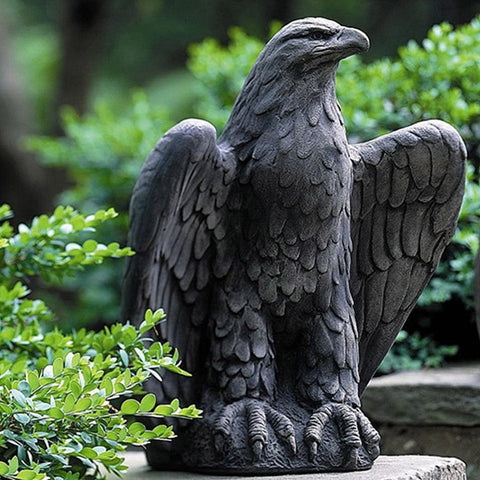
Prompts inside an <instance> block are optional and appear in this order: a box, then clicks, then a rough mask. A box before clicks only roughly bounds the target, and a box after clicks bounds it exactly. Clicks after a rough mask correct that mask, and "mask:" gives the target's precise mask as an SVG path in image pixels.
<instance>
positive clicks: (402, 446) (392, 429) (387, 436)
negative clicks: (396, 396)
mask: <svg viewBox="0 0 480 480" xmlns="http://www.w3.org/2000/svg"><path fill="white" fill-rule="evenodd" d="M377 428H378V431H379V432H380V435H381V436H382V453H384V454H386V455H439V456H448V457H456V458H459V459H461V460H462V461H464V462H465V463H466V465H467V476H468V480H480V427H471V428H465V427H452V426H418V427H415V426H405V425H377Z"/></svg>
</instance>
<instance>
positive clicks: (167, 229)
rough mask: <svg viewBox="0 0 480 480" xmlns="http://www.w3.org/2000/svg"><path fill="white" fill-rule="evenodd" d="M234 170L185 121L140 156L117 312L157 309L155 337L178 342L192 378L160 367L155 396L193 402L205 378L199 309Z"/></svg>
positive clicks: (212, 136)
mask: <svg viewBox="0 0 480 480" xmlns="http://www.w3.org/2000/svg"><path fill="white" fill-rule="evenodd" d="M233 173H234V168H233V161H232V158H231V156H229V155H228V154H227V153H226V152H223V151H221V150H220V149H219V148H218V146H217V144H216V133H215V129H214V127H213V126H212V125H210V124H209V123H207V122H204V121H200V120H185V121H183V122H181V123H179V124H178V125H176V126H175V127H174V128H172V129H171V130H169V131H168V132H167V133H166V134H165V135H164V137H163V138H162V139H161V140H160V141H159V142H158V144H157V146H156V147H155V149H154V150H153V151H152V153H151V154H150V156H149V157H148V158H147V160H146V162H145V164H144V166H143V169H142V171H141V173H140V176H139V179H138V181H137V184H136V186H135V189H134V192H133V196H132V200H131V204H130V232H129V245H130V246H131V247H132V248H133V249H134V250H135V252H136V255H135V256H133V257H131V258H130V259H129V263H128V265H127V271H126V274H125V279H124V293H123V304H122V319H123V320H124V321H126V320H130V321H131V322H132V323H135V324H138V323H140V322H141V321H142V320H143V315H144V312H145V310H146V309H147V308H152V309H158V308H163V310H164V311H165V313H166V314H167V321H166V322H164V323H162V324H161V325H160V331H161V336H162V340H164V341H165V340H168V341H169V342H170V343H171V345H172V346H174V347H176V348H178V350H179V352H180V357H181V358H182V368H184V369H186V370H187V371H189V372H190V373H193V374H194V375H193V378H188V379H187V378H185V377H181V376H179V375H171V374H169V372H165V373H164V375H163V376H164V381H163V382H162V383H158V386H157V387H155V391H156V393H157V399H158V400H159V401H169V400H170V399H172V398H177V397H178V398H180V399H181V400H182V402H183V403H185V404H188V403H193V402H198V400H199V399H198V398H197V396H196V395H197V391H198V386H199V384H201V382H202V381H203V380H204V379H203V378H202V367H203V364H204V353H205V347H206V343H205V333H206V327H205V323H206V312H207V305H208V302H209V297H210V292H209V279H210V275H211V270H210V269H211V267H210V264H211V258H212V254H213V251H214V248H215V247H214V241H215V237H216V236H220V234H219V233H218V232H219V231H220V230H221V229H222V228H223V226H222V212H223V207H224V204H225V202H226V198H227V193H228V188H229V185H230V182H231V180H232V176H233Z"/></svg>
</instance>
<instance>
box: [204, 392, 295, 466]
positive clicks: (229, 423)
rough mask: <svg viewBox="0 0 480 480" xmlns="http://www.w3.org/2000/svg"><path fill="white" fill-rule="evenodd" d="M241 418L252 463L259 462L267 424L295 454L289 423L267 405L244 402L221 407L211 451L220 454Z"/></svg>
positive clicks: (264, 445) (255, 401)
mask: <svg viewBox="0 0 480 480" xmlns="http://www.w3.org/2000/svg"><path fill="white" fill-rule="evenodd" d="M239 416H244V417H245V419H246V425H247V435H248V440H249V445H250V447H251V449H252V452H253V456H254V457H255V459H256V460H258V459H260V458H261V456H262V454H263V452H264V450H265V447H266V446H267V442H268V428H267V425H270V427H271V428H272V429H273V431H274V432H275V434H276V435H277V437H278V438H279V439H280V440H282V441H283V442H284V443H285V444H286V445H287V446H288V449H289V450H290V452H291V453H292V454H295V453H296V451H297V447H296V443H295V432H294V429H293V425H292V422H291V421H290V420H289V419H288V418H287V417H286V416H285V415H283V414H282V413H280V412H278V411H277V410H275V409H274V408H272V407H271V406H270V405H269V404H268V403H266V402H264V401H260V400H254V399H244V400H240V401H238V402H235V403H231V404H229V405H227V406H225V407H224V408H223V410H222V411H221V413H220V415H219V416H218V417H217V419H216V422H215V437H214V439H215V449H216V450H217V452H221V451H222V450H223V449H224V445H225V442H226V440H227V439H228V438H229V436H230V434H231V432H232V427H233V423H234V421H235V419H236V418H237V417H239Z"/></svg>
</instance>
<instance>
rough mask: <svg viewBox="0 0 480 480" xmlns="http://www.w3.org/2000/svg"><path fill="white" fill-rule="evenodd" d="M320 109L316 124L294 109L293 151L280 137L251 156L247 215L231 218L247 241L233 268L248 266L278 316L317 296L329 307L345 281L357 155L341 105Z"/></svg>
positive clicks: (246, 174) (243, 192)
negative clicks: (351, 154) (351, 155)
mask: <svg viewBox="0 0 480 480" xmlns="http://www.w3.org/2000/svg"><path fill="white" fill-rule="evenodd" d="M317 103H318V102H317ZM317 109H321V110H322V113H321V115H319V118H317V119H316V122H315V124H314V125H312V120H311V119H310V120H309V118H308V116H307V114H306V113H303V112H301V111H297V112H295V115H292V117H291V120H290V123H291V125H290V130H291V132H293V135H292V136H293V144H292V145H293V147H292V148H291V149H290V150H289V151H285V150H286V149H285V147H284V145H283V144H282V143H281V139H282V137H278V139H277V141H276V142H275V141H272V143H271V145H270V149H269V150H268V153H267V154H266V155H265V157H261V156H259V157H258V158H250V159H248V160H247V161H246V163H245V164H244V165H243V166H242V169H241V174H240V175H239V178H240V182H239V184H238V192H235V193H234V195H238V194H239V195H240V197H241V199H242V201H241V205H242V208H241V209H240V212H239V214H240V215H241V217H242V218H241V221H237V220H236V219H235V220H234V221H233V225H234V227H233V228H234V230H236V232H235V235H234V236H233V238H232V240H233V241H234V242H236V243H237V244H238V243H240V244H241V245H242V250H243V252H242V254H241V258H242V260H243V261H242V262H241V265H242V268H241V270H243V272H239V271H238V270H236V271H233V272H232V275H233V276H235V277H236V280H237V282H238V276H239V275H242V273H246V275H247V276H248V278H249V279H250V281H253V282H255V284H256V290H257V292H256V293H257V294H258V296H259V298H260V301H261V303H262V304H263V305H264V306H265V307H267V308H266V309H265V310H267V309H269V310H270V311H272V312H273V314H274V315H276V316H283V315H284V313H285V307H286V306H287V305H288V304H299V306H301V305H302V303H303V301H304V300H305V299H306V298H307V297H312V296H313V297H314V298H311V299H310V300H311V301H313V302H314V308H315V309H318V310H320V311H325V310H327V309H328V308H330V306H331V302H332V294H333V293H334V291H333V287H334V286H335V285H341V287H337V288H343V289H344V290H345V288H346V284H345V283H346V282H345V281H344V279H345V278H346V275H348V269H349V263H350V260H349V258H350V254H351V251H350V250H351V247H350V218H349V216H350V195H351V184H352V169H351V160H350V158H349V154H348V147H347V142H346V138H345V132H344V129H343V125H342V122H341V116H340V111H339V110H338V109H337V108H335V111H334V112H333V111H330V112H329V115H327V114H326V113H325V109H324V107H323V105H322V104H321V103H320V104H318V105H317ZM275 123H276V122H275ZM278 123H281V121H280V120H279V121H278ZM283 123H284V126H283V128H284V129H286V127H285V124H286V123H287V122H285V121H284V122H283ZM295 124H296V125H295ZM299 124H300V126H299ZM295 126H296V128H295ZM275 127H278V125H276V124H275ZM278 131H280V132H282V130H281V129H280V130H277V132H278ZM277 135H278V133H277ZM264 138H265V137H264ZM266 138H274V135H273V134H272V135H271V136H268V137H266ZM254 149H255V148H254ZM242 180H243V182H244V184H243V185H242V183H241V181H242ZM235 226H236V227H235ZM220 248H222V247H220ZM227 248H231V246H229V247H227ZM345 294H346V295H347V296H348V294H347V293H345ZM342 297H344V295H342ZM233 301H234V300H233ZM245 301H250V302H251V301H252V299H251V298H250V299H248V300H247V299H245ZM311 301H310V302H308V303H309V306H308V307H307V308H311ZM234 308H235V307H234ZM297 326H298V320H297Z"/></svg>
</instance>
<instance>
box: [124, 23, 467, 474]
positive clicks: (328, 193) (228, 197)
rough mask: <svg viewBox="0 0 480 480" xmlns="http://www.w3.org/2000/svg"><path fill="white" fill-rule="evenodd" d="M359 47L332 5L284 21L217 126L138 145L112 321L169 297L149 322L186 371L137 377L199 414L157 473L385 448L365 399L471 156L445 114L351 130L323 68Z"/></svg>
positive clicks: (356, 465) (151, 450)
mask: <svg viewBox="0 0 480 480" xmlns="http://www.w3.org/2000/svg"><path fill="white" fill-rule="evenodd" d="M368 47H369V40H368V38H367V36H366V35H365V34H364V33H363V32H361V31H359V30H357V29H354V28H347V27H343V26H341V25H339V24H338V23H335V22H333V21H330V20H326V19H323V18H306V19H302V20H296V21H294V22H292V23H290V24H288V25H287V26H285V27H284V28H282V29H281V30H280V31H279V32H278V33H277V34H276V35H275V36H274V37H273V38H272V39H271V40H270V42H269V43H268V44H267V45H266V46H265V48H264V50H263V51H262V53H261V54H260V55H259V57H258V59H257V61H256V62H255V64H254V66H253V67H252V70H251V72H250V74H249V76H248V78H247V79H246V81H245V84H244V86H243V89H242V91H241V92H240V94H239V95H238V98H237V100H236V102H235V105H234V107H233V110H232V113H231V115H230V118H229V120H228V123H227V125H226V127H225V129H224V131H223V133H222V134H221V136H220V137H219V138H218V140H217V137H216V132H215V129H214V127H213V126H212V125H211V124H209V123H207V122H205V121H203V120H193V119H190V120H184V121H182V122H180V123H179V124H178V125H176V126H175V127H173V128H172V129H170V130H169V131H168V132H167V133H166V134H165V135H164V136H163V138H161V139H160V141H159V142H158V144H157V145H156V147H155V148H154V150H153V151H152V153H151V154H150V156H149V157H148V159H147V160H146V163H145V165H144V166H143V169H142V171H141V173H140V176H139V179H138V181H137V184H136V186H135V189H134V192H133V196H132V200H131V207H130V215H131V217H130V233H129V243H130V245H131V246H132V248H133V249H134V250H135V251H136V252H137V253H136V255H135V256H134V257H132V258H131V259H129V263H128V266H127V271H126V275H125V281H124V294H123V306H122V317H123V319H124V320H129V321H131V322H133V323H137V324H138V323H139V322H141V321H142V319H143V315H144V312H145V310H146V309H147V308H151V309H158V308H160V307H161V308H163V309H164V311H165V312H166V314H167V321H166V322H165V323H163V324H161V325H160V327H161V332H160V336H161V337H162V340H163V341H169V342H170V343H171V344H172V345H174V346H175V347H177V348H178V349H179V351H180V352H181V356H182V361H183V363H182V367H183V368H184V369H186V370H187V371H189V372H191V373H192V374H193V375H192V377H191V378H185V377H181V376H178V375H173V374H170V373H169V372H166V374H165V376H164V381H163V382H158V381H154V382H150V383H149V384H148V385H147V388H148V389H149V390H150V391H152V392H154V393H155V394H156V396H157V400H158V402H159V403H165V402H170V401H171V400H172V399H174V398H179V399H180V401H181V403H182V404H191V403H195V404H196V405H197V406H199V407H200V408H202V409H203V411H204V415H203V418H202V419H201V420H196V421H193V422H185V423H182V421H180V422H179V423H178V424H177V425H176V432H177V434H178V437H177V438H176V439H175V440H174V441H173V442H171V443H165V442H153V443H152V444H151V445H150V446H149V447H148V448H147V458H148V461H149V463H150V464H151V465H152V466H153V467H154V468H159V469H177V470H178V469H183V470H191V471H206V472H215V473H222V474H223V473H234V474H236V473H242V474H256V473H279V472H282V473H285V472H315V471H335V470H339V471H340V470H358V469H367V468H370V467H371V465H372V463H373V461H374V460H375V458H376V457H377V456H378V455H379V442H380V437H379V435H378V433H377V432H376V431H375V429H374V428H373V427H372V425H371V424H370V422H369V420H368V419H367V418H366V416H365V415H364V414H363V413H362V411H361V409H360V407H361V404H360V396H361V394H362V392H363V391H364V389H365V387H366V385H367V384H368V382H369V381H370V379H371V377H372V376H373V374H374V372H375V370H376V369H377V367H378V366H379V364H380V362H381V361H382V359H383V358H384V356H385V355H386V353H387V351H388V350H389V348H390V346H391V345H392V343H393V342H394V340H395V337H396V336H397V334H398V332H399V330H400V329H401V328H402V326H403V324H404V322H405V320H406V319H407V317H408V315H409V313H410V312H411V310H412V309H413V307H414V305H415V303H416V300H417V299H418V297H419V295H420V294H421V292H422V290H423V288H424V287H425V285H426V283H427V282H428V281H429V279H430V277H431V276H432V274H433V272H434V270H435V268H436V266H437V264H438V262H439V259H440V256H441V254H442V252H443V250H444V248H445V246H446V245H447V244H448V242H449V241H450V239H451V237H452V235H453V233H454V230H455V226H456V220H457V216H458V213H459V210H460V205H461V201H462V196H463V191H464V182H465V157H466V153H465V147H464V144H463V142H462V139H461V138H460V136H459V134H458V133H457V132H456V131H455V130H454V129H453V128H452V127H451V126H449V125H448V124H446V123H444V122H442V121H439V120H430V121H424V122H421V123H417V124H415V125H412V126H410V127H407V128H403V129H401V130H398V131H395V132H393V133H390V134H388V135H384V136H381V137H379V138H377V139H375V140H372V141H369V142H366V143H361V144H356V145H349V144H348V142H347V137H346V132H345V128H344V122H343V118H342V114H341V110H340V106H339V104H338V102H337V99H336V94H335V74H336V69H337V67H338V64H339V62H340V60H342V59H344V58H346V57H348V56H350V55H353V54H355V53H360V52H363V51H366V50H367V49H368Z"/></svg>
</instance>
